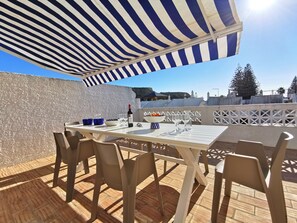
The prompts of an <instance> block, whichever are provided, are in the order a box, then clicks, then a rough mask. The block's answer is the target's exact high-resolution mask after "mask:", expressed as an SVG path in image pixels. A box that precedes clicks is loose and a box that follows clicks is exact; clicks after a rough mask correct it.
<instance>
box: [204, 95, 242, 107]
mask: <svg viewBox="0 0 297 223" xmlns="http://www.w3.org/2000/svg"><path fill="white" fill-rule="evenodd" d="M240 104H242V97H208V99H207V101H206V105H209V106H211V105H240Z"/></svg>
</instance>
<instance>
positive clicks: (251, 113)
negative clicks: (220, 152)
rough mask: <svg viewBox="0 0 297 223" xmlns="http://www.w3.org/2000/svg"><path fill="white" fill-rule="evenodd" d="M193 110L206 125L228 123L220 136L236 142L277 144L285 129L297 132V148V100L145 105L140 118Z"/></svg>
mask: <svg viewBox="0 0 297 223" xmlns="http://www.w3.org/2000/svg"><path fill="white" fill-rule="evenodd" d="M183 111H190V114H191V118H192V120H193V123H196V124H203V125H228V126H229V127H228V129H227V131H226V132H224V133H223V134H222V136H221V137H220V138H219V139H218V140H219V141H223V142H233V143H236V142H238V140H253V141H260V142H262V143H263V144H264V145H266V146H272V147H273V146H275V144H276V142H277V139H278V137H279V135H280V134H281V132H284V131H286V132H289V133H291V134H292V135H293V136H294V139H293V140H291V141H290V143H289V145H288V148H290V149H296V150H297V104H296V103H292V104H261V105H230V106H191V107H175V108H145V109H140V110H139V120H143V116H144V115H145V114H149V113H153V112H159V113H161V114H165V115H166V116H167V117H166V121H167V122H169V121H170V114H172V113H177V112H179V113H182V112H183Z"/></svg>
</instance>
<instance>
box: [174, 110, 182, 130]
mask: <svg viewBox="0 0 297 223" xmlns="http://www.w3.org/2000/svg"><path fill="white" fill-rule="evenodd" d="M172 121H173V123H174V125H175V130H174V131H175V133H178V132H179V127H178V124H179V123H180V122H181V115H180V114H172Z"/></svg>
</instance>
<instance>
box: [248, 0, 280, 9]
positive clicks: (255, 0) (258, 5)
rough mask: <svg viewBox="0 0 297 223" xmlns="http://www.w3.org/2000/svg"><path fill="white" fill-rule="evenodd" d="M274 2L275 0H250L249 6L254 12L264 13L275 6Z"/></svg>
mask: <svg viewBox="0 0 297 223" xmlns="http://www.w3.org/2000/svg"><path fill="white" fill-rule="evenodd" d="M274 2H275V0H250V1H249V5H250V9H252V10H253V11H263V10H265V9H267V8H269V7H270V6H271V5H273V3H274Z"/></svg>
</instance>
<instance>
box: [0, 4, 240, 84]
mask: <svg viewBox="0 0 297 223" xmlns="http://www.w3.org/2000/svg"><path fill="white" fill-rule="evenodd" d="M241 31H242V24H241V22H240V20H239V18H238V15H237V12H236V8H235V4H234V1H233V0H92V1H91V0H84V1H83V0H80V1H74V0H68V1H66V0H39V1H38V0H22V1H17V0H1V1H0V49H1V50H3V51H6V52H8V53H11V54H13V55H16V56H18V57H20V58H23V59H25V60H27V61H30V62H32V63H34V64H37V65H39V66H42V67H44V68H47V69H51V70H54V71H58V72H61V73H65V74H68V75H73V76H76V77H80V78H82V79H83V81H84V83H85V84H86V85H87V86H93V85H98V84H103V83H107V82H111V81H115V80H119V79H123V78H127V77H131V76H137V75H140V74H144V73H149V72H153V71H157V70H162V69H167V68H171V67H177V66H183V65H188V64H194V63H200V62H205V61H210V60H216V59H219V58H224V57H229V56H233V55H235V54H237V53H238V50H239V42H240V33H241Z"/></svg>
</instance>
